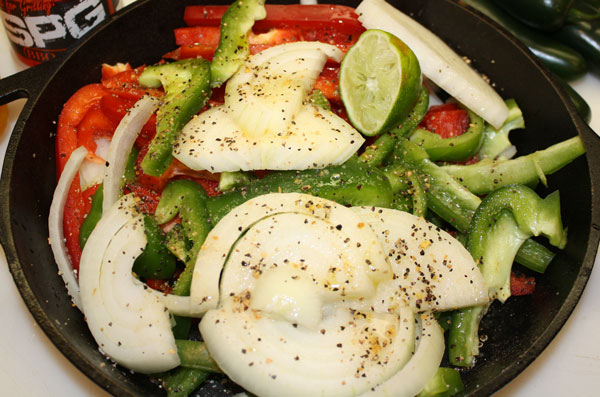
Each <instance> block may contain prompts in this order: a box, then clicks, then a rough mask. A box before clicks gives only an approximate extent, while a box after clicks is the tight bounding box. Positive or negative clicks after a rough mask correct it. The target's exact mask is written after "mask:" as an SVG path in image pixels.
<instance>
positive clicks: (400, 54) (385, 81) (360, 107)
mask: <svg viewBox="0 0 600 397" xmlns="http://www.w3.org/2000/svg"><path fill="white" fill-rule="evenodd" d="M420 90H421V68H420V67H419V61H418V60H417V57H416V56H415V54H414V53H413V52H412V50H411V49H410V48H408V46H407V45H406V44H404V43H403V42H402V41H401V40H400V39H399V38H397V37H396V36H394V35H392V34H390V33H387V32H384V31H382V30H377V29H372V30H367V31H365V32H364V33H363V34H362V35H361V36H360V38H359V39H358V41H357V42H356V44H354V45H353V46H352V47H351V48H350V50H348V52H347V53H346V55H345V56H344V59H343V61H342V65H341V68H340V96H341V98H342V102H344V106H345V107H346V112H347V113H348V118H349V119H350V122H351V123H352V125H354V127H355V128H356V129H357V130H359V131H360V132H362V133H363V134H364V135H368V136H373V135H377V134H379V133H381V132H383V131H385V130H387V129H389V128H392V127H394V126H397V125H398V124H399V123H400V122H401V121H402V120H403V119H404V118H406V116H407V115H408V113H409V111H410V110H411V109H412V107H413V106H414V104H415V102H416V100H417V97H418V96H419V92H420Z"/></svg>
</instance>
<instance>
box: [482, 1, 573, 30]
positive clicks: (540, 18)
mask: <svg viewBox="0 0 600 397" xmlns="http://www.w3.org/2000/svg"><path fill="white" fill-rule="evenodd" d="M494 3H496V5H497V6H498V7H501V8H502V9H504V11H506V12H508V13H509V14H510V15H512V16H513V17H514V18H516V19H517V20H519V21H521V22H522V23H524V24H526V25H528V26H531V27H532V28H535V29H538V30H543V31H546V32H551V31H554V30H556V29H558V28H560V27H561V26H562V25H563V24H564V23H565V20H566V19H567V16H568V15H569V10H570V9H571V6H572V4H573V0H494Z"/></svg>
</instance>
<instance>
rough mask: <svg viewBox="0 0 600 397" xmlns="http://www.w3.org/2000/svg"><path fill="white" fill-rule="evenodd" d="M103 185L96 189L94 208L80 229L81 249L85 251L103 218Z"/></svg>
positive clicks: (93, 198)
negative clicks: (88, 240)
mask: <svg viewBox="0 0 600 397" xmlns="http://www.w3.org/2000/svg"><path fill="white" fill-rule="evenodd" d="M102 186H103V185H102V184H101V185H100V186H98V189H96V192H95V193H94V195H93V196H92V206H91V207H90V212H89V213H88V214H87V216H86V217H85V219H84V220H83V223H82V224H81V227H80V228H79V248H81V249H82V250H83V247H84V246H85V243H86V242H87V239H88V238H89V237H90V234H92V231H93V230H94V228H95V227H96V224H97V223H98V221H99V220H100V218H102V200H104V189H103V187H102Z"/></svg>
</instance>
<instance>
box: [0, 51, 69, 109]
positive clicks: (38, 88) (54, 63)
mask: <svg viewBox="0 0 600 397" xmlns="http://www.w3.org/2000/svg"><path fill="white" fill-rule="evenodd" d="M58 65H59V60H58V59H53V60H51V61H48V62H44V63H41V64H39V65H37V66H34V67H31V68H28V69H25V70H23V71H21V72H19V73H15V74H13V75H10V76H7V77H5V78H2V79H0V105H5V104H7V103H9V102H12V101H16V100H17V99H21V98H29V99H31V98H35V97H37V96H38V95H39V94H40V93H41V92H42V89H43V88H44V86H45V84H46V83H47V82H48V81H49V80H50V77H51V76H52V75H53V74H54V72H55V71H56V70H57V68H58Z"/></svg>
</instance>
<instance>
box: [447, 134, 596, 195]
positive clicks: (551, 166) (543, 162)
mask: <svg viewBox="0 0 600 397" xmlns="http://www.w3.org/2000/svg"><path fill="white" fill-rule="evenodd" d="M584 153H585V148H584V147H583V142H581V139H580V138H579V137H578V136H576V137H573V138H570V139H567V140H566V141H562V142H559V143H557V144H555V145H552V146H550V147H548V148H546V149H544V150H539V151H537V152H534V153H531V154H528V155H526V156H521V157H517V158H514V159H511V160H498V161H495V160H492V159H484V160H481V161H479V162H478V163H475V164H471V165H447V166H444V167H442V168H443V169H444V171H446V172H447V173H448V174H450V175H451V176H453V177H454V178H456V180H458V181H459V182H460V183H461V184H462V185H464V186H465V187H466V188H467V189H469V190H470V191H471V192H473V193H474V194H488V193H490V192H492V191H494V190H496V189H498V188H500V187H502V186H506V185H511V184H523V185H535V184H537V183H538V181H540V180H541V181H542V182H543V183H544V184H545V183H546V175H550V174H552V173H554V172H556V171H558V170H559V169H561V168H562V167H564V166H565V165H567V164H569V163H570V162H572V161H573V160H575V159H576V158H577V157H579V156H581V155H583V154H584Z"/></svg>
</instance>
